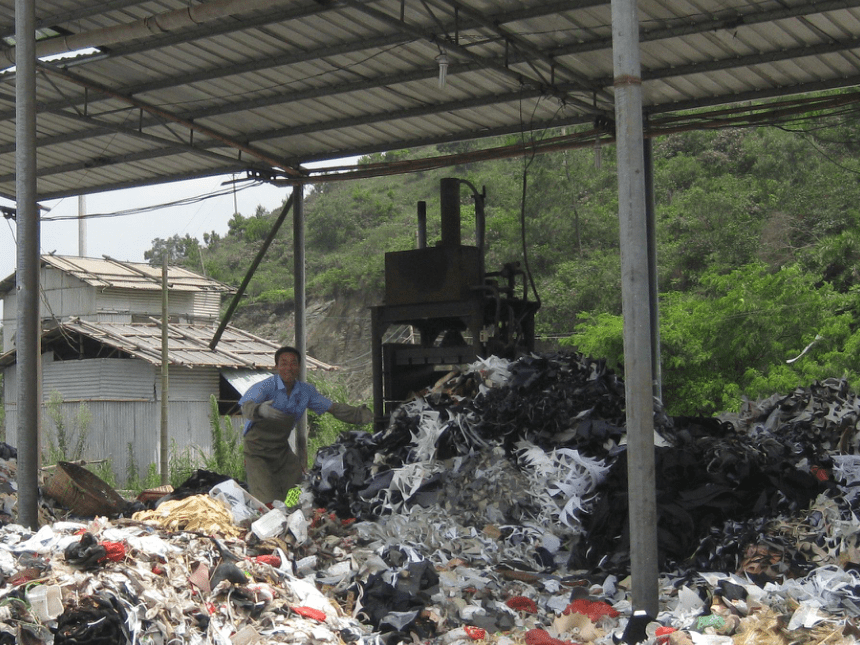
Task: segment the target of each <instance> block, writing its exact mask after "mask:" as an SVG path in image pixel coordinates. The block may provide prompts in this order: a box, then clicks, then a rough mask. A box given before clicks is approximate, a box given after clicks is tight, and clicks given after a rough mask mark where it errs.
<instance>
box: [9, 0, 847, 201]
mask: <svg viewBox="0 0 860 645" xmlns="http://www.w3.org/2000/svg"><path fill="white" fill-rule="evenodd" d="M637 5H638V11H639V31H640V42H641V46H640V51H641V61H642V89H643V103H644V108H645V111H646V112H647V113H648V115H649V117H650V119H649V123H648V126H647V127H648V128H649V129H651V130H653V131H660V130H661V129H666V128H669V127H677V126H678V124H677V122H675V121H666V120H662V119H663V117H664V115H667V113H678V111H680V110H689V109H691V108H702V107H705V106H715V105H724V104H728V103H738V102H743V101H749V100H751V99H754V98H761V97H782V96H786V95H798V94H801V93H806V92H810V91H814V90H824V89H833V88H848V87H853V86H855V85H857V84H858V83H860V64H858V63H859V62H860V0H757V1H756V2H752V1H751V0H696V1H695V2H687V1H684V2H677V1H673V2H669V1H667V0H639V2H638V3H637ZM14 7H15V2H14V0H0V37H2V38H3V41H4V42H6V47H5V48H0V59H5V60H6V61H7V63H8V64H9V65H11V64H12V62H13V61H14V59H15V49H14V24H15V22H14V17H15V16H14ZM35 11H36V20H37V27H38V29H39V30H40V34H41V35H42V36H43V37H44V40H42V41H40V42H39V43H38V44H37V55H38V56H40V57H48V56H53V55H60V54H65V53H67V52H69V51H77V50H84V51H85V53H81V54H79V55H77V56H75V57H74V58H66V59H61V60H56V59H55V60H52V61H49V60H46V59H45V58H43V59H42V60H41V61H40V62H39V63H38V68H39V74H38V79H37V107H36V109H37V112H38V116H37V126H38V149H39V154H38V160H37V163H38V170H37V173H38V185H37V192H38V198H39V199H50V198H57V197H63V196H69V195H76V194H87V193H91V192H97V191H105V190H111V189H118V188H125V187H130V186H139V185H145V184H153V183H159V182H167V181H174V180H180V179H188V178H193V177H201V176H210V175H222V174H229V173H244V174H245V175H246V176H247V177H248V178H249V179H250V180H258V179H276V180H285V181H290V180H295V179H302V178H304V179H306V178H308V177H309V176H312V175H313V173H312V172H310V171H308V170H307V169H306V168H304V167H303V166H302V164H305V163H308V162H312V161H319V160H325V159H336V158H341V157H345V156H353V155H363V154H367V153H371V152H374V151H386V150H393V149H398V148H405V147H413V146H418V145H422V144H432V143H440V142H447V141H458V140H466V139H473V138H480V137H487V136H491V135H499V134H506V133H521V132H527V131H536V130H541V129H544V128H547V127H551V126H566V125H583V126H584V128H585V131H587V132H590V133H591V134H590V135H589V136H591V137H592V138H594V137H595V136H598V135H600V134H602V135H603V137H604V138H607V135H606V134H605V133H604V132H602V131H601V130H600V128H593V127H592V125H593V124H595V123H596V122H600V123H605V122H606V120H609V121H611V120H612V119H613V118H614V97H615V92H614V82H615V79H614V78H613V56H612V16H611V3H610V0H557V1H552V0H550V1H547V0H421V1H418V0H205V1H197V0H36V1H35ZM85 48H89V49H85ZM443 80H444V83H443ZM856 98H857V97H856V95H855V94H853V93H852V94H851V95H850V96H848V97H843V99H842V100H850V101H854V100H856ZM818 108H820V106H818V105H816V106H803V107H801V109H810V110H811V109H818ZM792 109H795V108H792ZM781 110H782V113H785V112H786V108H785V106H783V107H782V108H781ZM775 114H776V113H775V112H771V113H770V114H769V115H765V116H762V115H760V114H758V113H755V112H747V113H745V114H739V113H732V114H721V115H719V116H713V115H712V116H709V117H707V120H700V121H699V122H698V125H699V126H701V125H704V124H707V123H711V124H713V123H714V122H730V120H731V119H737V118H743V119H755V118H759V119H762V118H765V119H772V118H778V116H774V115H775ZM14 116H15V74H14V73H11V72H6V73H4V74H2V75H0V195H2V196H6V197H9V198H10V199H14V195H15V127H14ZM685 118H686V117H685ZM715 119H716V121H715ZM363 171H364V172H365V173H367V172H369V169H368V168H366V167H365V168H363ZM374 171H375V172H383V170H380V169H374ZM384 171H385V172H390V171H392V168H387V169H385V170H384ZM357 176H361V175H357Z"/></svg>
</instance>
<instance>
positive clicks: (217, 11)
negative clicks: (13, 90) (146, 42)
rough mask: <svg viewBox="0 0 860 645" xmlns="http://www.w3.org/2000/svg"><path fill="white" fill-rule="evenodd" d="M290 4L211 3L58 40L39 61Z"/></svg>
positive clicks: (40, 52)
mask: <svg viewBox="0 0 860 645" xmlns="http://www.w3.org/2000/svg"><path fill="white" fill-rule="evenodd" d="M287 1H288V0H211V2H204V3H203V4H195V5H191V6H189V7H184V8H182V9H176V10H174V11H164V12H162V13H159V14H155V15H153V16H148V17H146V18H143V19H141V20H137V21H135V22H130V23H126V24H121V25H112V26H110V27H105V28H103V29H97V30H94V31H88V32H82V33H77V34H70V35H68V36H58V37H56V38H49V39H47V40H42V41H39V42H38V43H36V57H37V58H44V57H46V56H55V55H58V54H66V53H69V52H73V51H78V50H81V49H88V48H91V47H95V48H98V47H105V46H109V45H116V44H118V43H123V42H129V41H132V40H138V39H145V38H150V37H151V36H152V35H154V34H159V33H164V32H168V33H169V32H173V31H182V30H184V29H188V28H189V27H199V26H200V25H202V24H205V23H208V22H212V21H214V20H219V19H222V18H227V17H230V16H233V15H240V14H245V13H251V12H253V11H258V10H260V9H268V8H271V7H272V6H273V5H277V4H279V3H286V2H287ZM3 53H4V55H5V56H6V58H8V59H9V62H11V63H14V62H15V48H14V47H9V48H7V49H6V50H4V52H3Z"/></svg>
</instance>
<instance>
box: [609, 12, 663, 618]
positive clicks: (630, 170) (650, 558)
mask: <svg viewBox="0 0 860 645" xmlns="http://www.w3.org/2000/svg"><path fill="white" fill-rule="evenodd" d="M612 58H613V71H614V76H615V82H614V85H615V120H616V140H617V154H618V218H619V227H620V238H621V239H620V242H621V301H622V308H623V313H624V383H625V396H626V406H627V464H628V485H629V489H628V499H629V505H630V511H629V512H630V572H631V577H632V591H633V610H634V611H645V612H647V613H648V614H649V615H650V616H653V617H656V616H657V611H658V609H659V595H658V589H657V576H658V570H657V511H656V492H655V477H654V418H653V409H654V405H653V395H652V380H651V322H650V320H651V317H650V307H649V293H650V287H649V284H650V274H649V270H648V246H647V244H644V243H643V241H644V240H646V239H647V234H648V233H647V224H646V208H645V203H646V202H645V169H644V153H643V127H642V81H641V65H640V58H639V20H638V15H637V11H636V1H635V0H612Z"/></svg>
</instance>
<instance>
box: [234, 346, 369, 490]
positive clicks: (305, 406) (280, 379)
mask: <svg viewBox="0 0 860 645" xmlns="http://www.w3.org/2000/svg"><path fill="white" fill-rule="evenodd" d="M300 368H301V356H299V352H298V350H297V349H296V348H294V347H281V348H280V349H278V351H276V352H275V369H276V370H277V374H273V375H272V376H271V377H269V378H267V379H266V380H265V381H260V382H259V383H256V384H255V385H253V386H251V387H250V388H249V389H248V391H247V392H245V395H244V396H243V397H242V398H241V399H239V405H240V406H241V407H242V416H244V417H245V418H246V419H247V421H246V422H245V430H244V447H243V451H244V457H245V472H246V475H247V479H248V489H249V491H250V493H251V495H253V496H254V497H256V498H257V499H259V500H260V501H261V502H263V503H264V504H268V503H269V502H271V501H273V500H276V499H280V500H283V499H284V498H285V497H286V495H287V492H289V490H290V489H291V488H292V487H293V486H295V485H296V484H297V483H298V482H299V481H300V480H301V478H302V472H303V470H304V466H305V464H302V463H301V460H300V459H299V457H298V455H296V453H294V452H293V450H292V448H291V447H290V442H289V439H290V434H292V432H293V428H294V427H295V425H296V421H297V420H298V419H299V418H300V417H301V416H302V414H303V413H304V412H305V410H311V411H313V412H316V413H317V414H325V413H326V412H328V413H330V414H331V415H332V416H334V417H335V418H336V419H340V420H341V421H344V422H346V423H353V424H361V425H364V424H368V423H370V422H371V421H373V413H372V412H371V411H370V410H369V409H368V408H367V407H366V406H362V407H360V408H357V407H353V406H351V405H346V404H344V403H335V402H333V401H332V400H331V399H329V398H327V397H325V396H323V395H322V394H320V393H319V392H318V391H317V389H316V388H315V387H314V386H313V385H311V384H310V383H305V382H304V381H300V380H298V379H299V373H300Z"/></svg>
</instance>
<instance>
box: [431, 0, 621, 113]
mask: <svg viewBox="0 0 860 645" xmlns="http://www.w3.org/2000/svg"><path fill="white" fill-rule="evenodd" d="M430 1H431V2H434V3H435V4H437V5H440V4H441V5H443V6H445V7H452V8H453V9H454V11H456V12H457V15H461V16H465V17H466V18H468V19H471V20H473V21H475V22H476V23H478V24H479V25H481V26H482V27H484V28H485V29H488V30H490V31H491V32H492V33H494V34H497V35H499V36H501V37H502V38H503V39H504V40H505V42H509V43H511V44H512V45H513V47H514V51H515V52H516V53H518V54H520V56H519V57H518V58H519V59H520V60H523V61H526V62H529V61H532V60H535V61H541V62H543V63H544V64H545V65H547V66H548V67H549V73H550V78H549V79H544V78H542V79H541V80H542V81H543V82H544V83H546V84H547V85H551V84H553V83H554V82H555V79H554V78H553V74H554V71H555V69H556V68H558V69H561V70H563V71H564V73H565V75H566V76H567V77H568V78H569V79H570V80H572V81H575V82H577V83H579V84H580V85H581V86H582V88H583V89H585V90H588V91H590V92H592V93H596V94H599V95H600V96H601V97H602V98H603V100H604V101H607V102H609V103H611V102H612V96H611V95H610V94H609V93H608V92H606V91H605V90H604V88H603V87H602V86H598V85H596V84H595V83H594V81H593V80H592V79H589V78H588V77H585V76H583V75H582V74H580V73H579V72H577V71H576V70H575V69H573V68H571V67H570V66H568V65H566V64H564V63H563V62H559V61H558V60H556V59H555V58H554V57H553V56H552V55H549V54H547V53H546V52H542V51H540V50H539V49H537V48H536V47H533V46H532V45H531V43H529V42H528V41H527V40H525V39H524V38H522V37H521V36H519V35H518V34H517V33H516V32H514V31H512V30H511V29H507V28H505V27H504V26H503V25H502V24H500V23H498V22H497V21H495V20H493V19H492V18H490V17H484V16H482V15H480V14H479V13H478V12H476V11H473V10H472V9H470V8H469V7H467V6H466V5H464V4H463V3H462V2H459V1H458V0H430ZM532 69H534V70H535V73H537V74H540V72H539V71H538V70H537V69H536V68H534V67H532Z"/></svg>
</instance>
